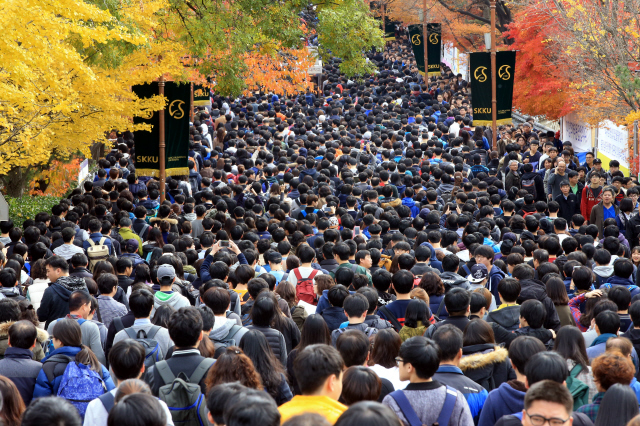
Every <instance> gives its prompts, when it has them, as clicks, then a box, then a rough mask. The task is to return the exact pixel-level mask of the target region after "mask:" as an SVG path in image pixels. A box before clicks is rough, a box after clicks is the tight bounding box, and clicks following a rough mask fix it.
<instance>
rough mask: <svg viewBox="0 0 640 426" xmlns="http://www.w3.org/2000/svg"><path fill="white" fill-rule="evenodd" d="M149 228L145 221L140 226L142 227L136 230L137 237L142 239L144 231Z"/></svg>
mask: <svg viewBox="0 0 640 426" xmlns="http://www.w3.org/2000/svg"><path fill="white" fill-rule="evenodd" d="M149 228H150V225H148V224H146V223H145V224H144V225H143V226H142V229H141V230H140V232H136V234H138V237H140V239H142V236H143V235H144V233H145V232H147V229H149Z"/></svg>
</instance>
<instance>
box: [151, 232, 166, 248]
mask: <svg viewBox="0 0 640 426" xmlns="http://www.w3.org/2000/svg"><path fill="white" fill-rule="evenodd" d="M147 241H149V242H154V243H156V244H157V245H158V247H160V248H162V247H163V246H164V239H163V238H162V230H161V229H160V228H156V227H152V228H151V229H149V232H148V233H147Z"/></svg>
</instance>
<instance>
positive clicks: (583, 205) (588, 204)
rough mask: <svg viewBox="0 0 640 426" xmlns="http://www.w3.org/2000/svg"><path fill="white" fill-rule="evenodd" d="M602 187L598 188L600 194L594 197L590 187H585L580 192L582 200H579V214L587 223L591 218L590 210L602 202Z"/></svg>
mask: <svg viewBox="0 0 640 426" xmlns="http://www.w3.org/2000/svg"><path fill="white" fill-rule="evenodd" d="M602 189H603V188H602V187H600V194H598V196H597V197H596V196H595V195H594V194H593V191H592V190H591V187H590V186H585V187H584V189H583V190H582V199H581V200H580V214H581V215H582V216H583V217H584V218H585V219H586V220H587V221H588V220H589V218H590V217H591V209H593V206H595V205H596V204H598V203H599V202H600V201H602Z"/></svg>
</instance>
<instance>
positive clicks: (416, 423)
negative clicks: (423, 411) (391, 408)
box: [389, 385, 458, 426]
mask: <svg viewBox="0 0 640 426" xmlns="http://www.w3.org/2000/svg"><path fill="white" fill-rule="evenodd" d="M389 396H391V398H393V399H394V401H395V402H396V404H398V407H399V408H400V411H402V414H404V418H405V419H406V420H407V422H408V423H409V426H425V425H423V423H422V420H420V417H418V415H417V414H416V412H415V410H414V409H413V407H412V406H411V403H410V402H409V400H408V399H407V396H406V395H405V394H404V392H403V391H402V390H397V391H394V392H391V393H390V394H389ZM456 399H458V391H456V390H455V389H454V388H452V387H451V386H448V385H447V393H446V397H445V400H444V404H443V405H442V409H441V410H440V414H439V415H438V420H437V421H436V423H434V425H435V424H438V425H441V426H447V425H448V424H449V419H450V418H451V415H452V414H453V408H454V407H455V405H456Z"/></svg>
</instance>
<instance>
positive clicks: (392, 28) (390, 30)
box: [384, 16, 398, 41]
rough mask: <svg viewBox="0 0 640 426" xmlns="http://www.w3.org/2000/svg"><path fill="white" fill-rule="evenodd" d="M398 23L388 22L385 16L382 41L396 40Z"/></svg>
mask: <svg viewBox="0 0 640 426" xmlns="http://www.w3.org/2000/svg"><path fill="white" fill-rule="evenodd" d="M397 24H398V22H396V21H392V20H390V19H389V18H388V17H387V16H385V17H384V39H385V40H387V41H389V40H395V39H396V25H397Z"/></svg>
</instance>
